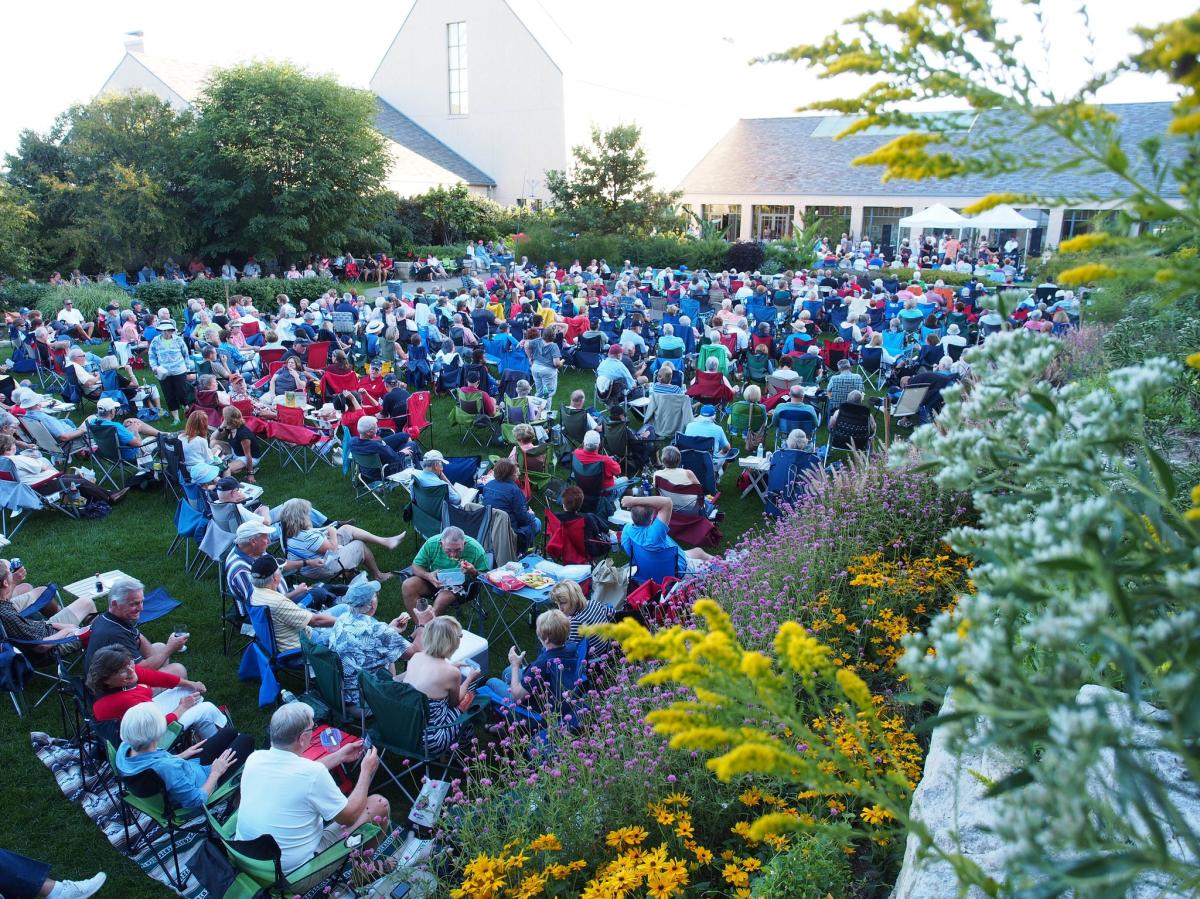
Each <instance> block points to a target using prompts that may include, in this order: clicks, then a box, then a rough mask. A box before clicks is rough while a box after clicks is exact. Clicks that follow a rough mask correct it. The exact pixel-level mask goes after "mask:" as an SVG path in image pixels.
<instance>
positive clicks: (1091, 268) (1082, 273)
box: [1058, 262, 1117, 287]
mask: <svg viewBox="0 0 1200 899" xmlns="http://www.w3.org/2000/svg"><path fill="white" fill-rule="evenodd" d="M1116 273H1117V272H1116V269H1114V268H1113V267H1112V266H1111V265H1102V264H1101V263H1098V262H1090V263H1088V264H1087V265H1078V266H1076V267H1075V268H1069V269H1067V270H1066V271H1065V272H1063V273H1062V274H1061V275H1059V276H1058V283H1059V284H1062V285H1064V286H1066V287H1072V286H1075V285H1078V284H1090V283H1091V282H1092V281H1103V280H1104V279H1105V278H1111V277H1113V276H1114V275H1115V274H1116Z"/></svg>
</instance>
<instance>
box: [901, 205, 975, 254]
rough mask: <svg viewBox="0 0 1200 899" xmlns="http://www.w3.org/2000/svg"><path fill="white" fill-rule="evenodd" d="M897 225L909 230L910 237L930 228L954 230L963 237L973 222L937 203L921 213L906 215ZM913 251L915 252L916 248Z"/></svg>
mask: <svg viewBox="0 0 1200 899" xmlns="http://www.w3.org/2000/svg"><path fill="white" fill-rule="evenodd" d="M897 225H898V227H901V228H908V229H909V231H908V233H909V236H910V237H911V236H912V235H913V234H914V233H916V232H917V231H920V232H922V233H924V232H925V230H926V229H928V228H954V229H956V230H957V231H958V232H959V235H960V236H961V235H962V229H963V228H970V227H971V221H970V219H968V218H965V217H964V216H961V215H959V214H958V213H957V212H955V211H954V210H953V209H951V208H950V207H949V206H946V205H945V204H943V203H935V204H934V205H932V206H926V207H925V208H924V209H922V210H921V211H920V212H915V213H913V214H912V215H906V216H905V217H904V218H902V219H900V221H899V222H897ZM913 249H914V251H915V250H916V247H914V248H913Z"/></svg>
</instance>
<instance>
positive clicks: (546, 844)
mask: <svg viewBox="0 0 1200 899" xmlns="http://www.w3.org/2000/svg"><path fill="white" fill-rule="evenodd" d="M560 849H562V843H560V842H559V841H558V837H556V836H555V835H554V834H552V833H544V834H542V835H541V836H540V837H538V838H537V839H535V840H534V841H533V842H532V843H530V844H529V851H530V852H558V850H560Z"/></svg>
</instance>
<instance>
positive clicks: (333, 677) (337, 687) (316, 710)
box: [300, 633, 361, 730]
mask: <svg viewBox="0 0 1200 899" xmlns="http://www.w3.org/2000/svg"><path fill="white" fill-rule="evenodd" d="M300 650H301V652H303V653H304V661H305V662H306V663H307V664H306V666H305V671H304V695H303V696H301V697H300V699H301V701H302V702H304V703H305V704H306V705H308V706H310V707H311V708H312V710H313V716H314V717H315V718H317V719H318V720H320V721H329V722H331V723H332V724H336V725H337V726H338V727H340V728H342V729H343V730H357V729H358V727H359V722H360V718H361V712H360V711H359V710H358V709H357V708H354V707H351V706H347V705H346V699H345V693H344V692H343V689H342V688H343V685H344V684H345V679H346V672H345V669H343V668H342V659H341V657H340V656H339V655H338V654H337V653H336V652H334V651H333V650H331V649H330V648H329V647H328V646H324V645H322V644H320V643H314V642H313V641H312V640H311V639H309V636H308V634H304V633H302V634H301V635H300Z"/></svg>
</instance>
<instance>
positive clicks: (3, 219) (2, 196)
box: [0, 181, 37, 277]
mask: <svg viewBox="0 0 1200 899" xmlns="http://www.w3.org/2000/svg"><path fill="white" fill-rule="evenodd" d="M36 226H37V216H36V215H35V214H34V212H33V210H32V209H31V208H30V206H29V203H28V202H27V200H26V199H25V198H24V197H23V196H22V195H21V193H20V192H19V191H18V190H17V189H16V188H14V187H12V186H11V185H8V184H5V183H4V182H3V181H0V275H13V276H14V277H25V276H27V275H28V274H29V273H30V271H31V270H32V268H33V258H34V249H33V242H34V239H35V233H34V232H35V230H36Z"/></svg>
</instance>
